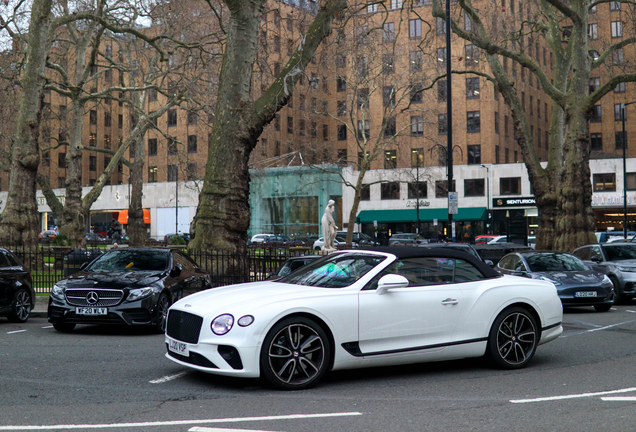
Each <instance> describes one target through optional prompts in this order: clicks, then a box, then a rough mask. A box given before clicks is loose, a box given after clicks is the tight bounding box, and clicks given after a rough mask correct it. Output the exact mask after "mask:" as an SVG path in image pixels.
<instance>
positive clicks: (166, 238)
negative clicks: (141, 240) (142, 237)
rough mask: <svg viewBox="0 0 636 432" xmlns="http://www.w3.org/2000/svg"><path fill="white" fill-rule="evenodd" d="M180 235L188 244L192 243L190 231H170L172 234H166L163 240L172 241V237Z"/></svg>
mask: <svg viewBox="0 0 636 432" xmlns="http://www.w3.org/2000/svg"><path fill="white" fill-rule="evenodd" d="M177 235H178V236H179V237H181V238H182V239H183V240H185V242H186V244H188V243H190V233H178V234H176V233H170V234H166V235H165V236H163V241H165V242H166V243H170V239H171V238H172V237H174V236H177Z"/></svg>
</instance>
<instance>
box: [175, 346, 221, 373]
mask: <svg viewBox="0 0 636 432" xmlns="http://www.w3.org/2000/svg"><path fill="white" fill-rule="evenodd" d="M166 348H168V344H166ZM168 355H169V356H170V357H174V358H176V359H177V360H181V361H182V362H186V363H190V364H193V365H196V366H202V367H206V368H210V369H218V366H217V365H215V364H214V363H212V362H211V361H210V360H208V359H207V358H205V357H203V356H202V355H201V354H199V353H195V352H191V353H190V355H189V356H184V355H181V354H177V353H175V352H172V351H170V350H169V349H168Z"/></svg>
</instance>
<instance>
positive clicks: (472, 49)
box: [464, 44, 479, 66]
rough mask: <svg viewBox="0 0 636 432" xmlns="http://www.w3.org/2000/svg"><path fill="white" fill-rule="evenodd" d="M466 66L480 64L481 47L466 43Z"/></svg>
mask: <svg viewBox="0 0 636 432" xmlns="http://www.w3.org/2000/svg"><path fill="white" fill-rule="evenodd" d="M464 49H465V51H466V66H477V65H478V64H479V48H477V46H476V45H472V44H470V45H466V47H465V48H464Z"/></svg>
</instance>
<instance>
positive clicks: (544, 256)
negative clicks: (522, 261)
mask: <svg viewBox="0 0 636 432" xmlns="http://www.w3.org/2000/svg"><path fill="white" fill-rule="evenodd" d="M525 258H526V261H527V262H528V266H529V267H530V271H533V272H543V271H585V270H588V267H587V266H586V265H585V263H583V261H581V260H580V259H579V258H577V257H576V256H574V255H570V254H565V253H560V254H559V253H541V254H527V255H525Z"/></svg>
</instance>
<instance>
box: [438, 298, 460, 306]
mask: <svg viewBox="0 0 636 432" xmlns="http://www.w3.org/2000/svg"><path fill="white" fill-rule="evenodd" d="M457 303H459V300H457V299H452V298H447V299H446V300H442V304H443V305H456V304H457Z"/></svg>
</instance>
